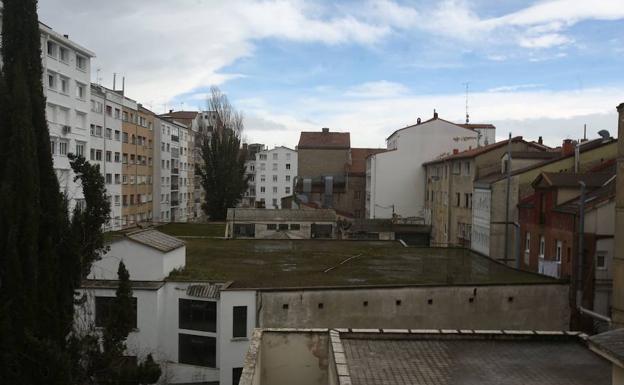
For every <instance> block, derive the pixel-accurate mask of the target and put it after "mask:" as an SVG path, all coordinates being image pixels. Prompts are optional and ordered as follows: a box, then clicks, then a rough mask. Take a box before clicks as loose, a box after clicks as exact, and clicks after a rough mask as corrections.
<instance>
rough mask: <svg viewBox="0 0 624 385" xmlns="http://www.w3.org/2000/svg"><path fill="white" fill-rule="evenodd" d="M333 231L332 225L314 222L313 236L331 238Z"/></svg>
mask: <svg viewBox="0 0 624 385" xmlns="http://www.w3.org/2000/svg"><path fill="white" fill-rule="evenodd" d="M332 233H333V227H332V225H317V224H316V223H313V224H312V238H331V237H332Z"/></svg>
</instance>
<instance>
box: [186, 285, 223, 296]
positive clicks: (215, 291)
mask: <svg viewBox="0 0 624 385" xmlns="http://www.w3.org/2000/svg"><path fill="white" fill-rule="evenodd" d="M222 288H223V285H222V284H219V283H206V284H201V285H189V286H188V287H187V288H186V295H188V296H189V297H198V298H210V299H219V295H220V293H221V289H222Z"/></svg>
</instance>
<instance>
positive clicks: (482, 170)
mask: <svg viewBox="0 0 624 385" xmlns="http://www.w3.org/2000/svg"><path fill="white" fill-rule="evenodd" d="M509 149H510V146H509V140H505V141H502V142H498V143H493V144H489V145H486V146H482V147H478V148H473V149H472V150H466V151H461V152H459V151H454V153H453V154H452V155H448V156H445V157H442V158H439V159H436V160H432V161H430V162H427V163H424V164H423V167H424V168H425V172H426V185H425V189H426V190H425V215H424V217H425V223H426V224H428V225H431V226H432V229H431V232H432V233H431V243H432V245H436V246H449V245H451V246H456V245H461V246H464V247H470V240H471V235H472V205H473V196H472V194H473V190H474V181H475V180H477V179H479V178H480V177H482V176H484V175H489V174H491V173H492V172H494V171H496V170H498V168H499V167H500V159H501V156H502V155H503V154H504V153H505V152H506V151H509ZM547 149H548V148H547V147H545V146H543V145H540V144H537V143H534V142H527V141H525V140H523V139H522V137H521V136H520V137H516V138H513V139H512V140H511V150H512V152H516V153H518V152H528V153H531V154H532V155H533V159H535V160H536V161H539V160H540V159H543V158H545V159H551V158H552V157H553V156H556V155H557V154H556V153H552V152H547V151H546V150H547ZM540 156H541V158H540Z"/></svg>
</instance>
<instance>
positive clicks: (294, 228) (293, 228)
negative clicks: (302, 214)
mask: <svg viewBox="0 0 624 385" xmlns="http://www.w3.org/2000/svg"><path fill="white" fill-rule="evenodd" d="M290 229H291V230H300V229H301V225H300V224H298V223H293V224H291V225H290Z"/></svg>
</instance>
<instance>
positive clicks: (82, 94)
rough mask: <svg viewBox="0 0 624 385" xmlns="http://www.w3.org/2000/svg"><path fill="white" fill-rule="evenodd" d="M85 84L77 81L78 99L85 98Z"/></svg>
mask: <svg viewBox="0 0 624 385" xmlns="http://www.w3.org/2000/svg"><path fill="white" fill-rule="evenodd" d="M85 95H86V94H85V85H84V84H81V83H78V82H76V97H77V98H78V99H81V100H84V98H85Z"/></svg>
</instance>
